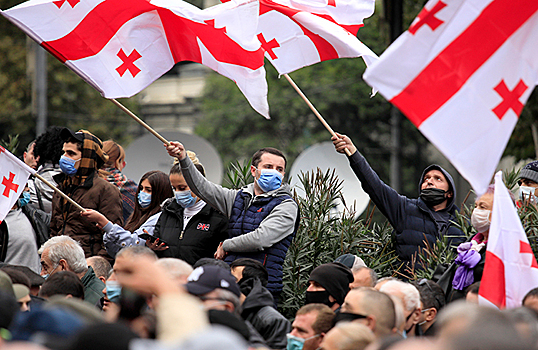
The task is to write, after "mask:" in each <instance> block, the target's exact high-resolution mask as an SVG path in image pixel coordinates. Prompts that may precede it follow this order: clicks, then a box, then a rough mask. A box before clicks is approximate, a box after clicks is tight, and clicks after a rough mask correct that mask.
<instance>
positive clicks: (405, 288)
mask: <svg viewBox="0 0 538 350" xmlns="http://www.w3.org/2000/svg"><path fill="white" fill-rule="evenodd" d="M379 291H380V292H382V293H386V294H389V295H392V296H395V297H396V298H399V299H400V300H401V301H402V306H403V309H404V316H405V325H404V331H405V332H406V335H407V336H414V335H415V332H414V330H415V326H416V325H417V324H418V322H419V320H420V314H421V312H422V309H421V306H420V293H419V291H418V289H417V288H416V287H415V286H414V285H412V284H411V283H407V282H402V281H388V282H386V283H385V284H383V285H382V286H381V288H380V289H379Z"/></svg>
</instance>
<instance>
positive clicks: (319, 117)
mask: <svg viewBox="0 0 538 350" xmlns="http://www.w3.org/2000/svg"><path fill="white" fill-rule="evenodd" d="M284 77H286V79H287V80H288V82H289V83H290V84H291V86H293V88H294V89H295V91H297V93H298V94H299V96H301V97H302V98H303V100H304V101H305V102H306V104H307V105H308V107H310V109H311V110H312V112H314V114H315V115H316V117H318V119H319V121H320V122H321V124H323V126H324V127H325V129H327V130H328V131H329V132H330V133H331V135H332V136H335V137H336V133H335V132H334V130H333V129H332V128H331V126H330V125H329V124H328V123H327V122H326V121H325V119H324V118H323V117H322V116H321V114H320V113H319V112H318V110H317V109H316V107H314V105H313V104H312V103H311V102H310V101H309V100H308V97H306V95H305V94H303V92H302V91H301V89H299V87H298V86H297V84H295V82H294V81H293V80H292V79H291V78H290V76H289V75H288V74H284ZM345 151H346V154H347V155H348V156H351V151H350V150H349V149H347V148H346V149H345Z"/></svg>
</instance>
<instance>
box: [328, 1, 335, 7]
mask: <svg viewBox="0 0 538 350" xmlns="http://www.w3.org/2000/svg"><path fill="white" fill-rule="evenodd" d="M327 6H334V7H336V0H329V3H328V4H327Z"/></svg>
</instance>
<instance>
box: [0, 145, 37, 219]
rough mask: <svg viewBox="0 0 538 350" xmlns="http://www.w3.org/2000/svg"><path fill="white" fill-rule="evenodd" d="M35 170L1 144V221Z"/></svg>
mask: <svg viewBox="0 0 538 350" xmlns="http://www.w3.org/2000/svg"><path fill="white" fill-rule="evenodd" d="M31 174H35V170H34V169H32V168H30V167H29V166H28V165H26V164H24V163H23V162H22V161H21V160H20V159H18V158H17V157H15V156H14V155H13V154H11V153H10V152H9V151H8V150H6V149H5V148H4V147H2V146H0V223H1V222H2V221H4V218H5V217H6V215H7V213H9V211H10V210H11V208H13V206H14V205H15V202H16V201H17V199H19V197H20V195H21V193H22V192H23V191H24V188H25V187H26V183H27V182H28V178H29V177H30V175H31Z"/></svg>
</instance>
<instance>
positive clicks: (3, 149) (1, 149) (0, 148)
mask: <svg viewBox="0 0 538 350" xmlns="http://www.w3.org/2000/svg"><path fill="white" fill-rule="evenodd" d="M5 151H6V149H5V148H4V147H2V146H0V154H2V153H4V152H5Z"/></svg>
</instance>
